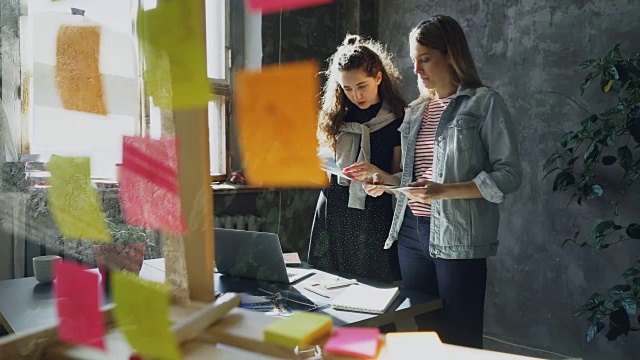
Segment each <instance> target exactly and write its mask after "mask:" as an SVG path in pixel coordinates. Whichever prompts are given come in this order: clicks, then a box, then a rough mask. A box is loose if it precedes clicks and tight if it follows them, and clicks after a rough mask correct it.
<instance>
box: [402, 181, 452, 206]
mask: <svg viewBox="0 0 640 360" xmlns="http://www.w3.org/2000/svg"><path fill="white" fill-rule="evenodd" d="M407 186H408V187H410V188H411V189H408V188H403V189H400V190H398V191H400V192H402V193H403V194H405V195H407V197H408V198H409V199H411V200H415V201H419V202H421V203H425V204H431V203H432V202H433V201H435V200H442V199H445V191H446V185H444V184H440V183H436V182H433V181H428V180H419V181H416V182H412V183H410V184H407Z"/></svg>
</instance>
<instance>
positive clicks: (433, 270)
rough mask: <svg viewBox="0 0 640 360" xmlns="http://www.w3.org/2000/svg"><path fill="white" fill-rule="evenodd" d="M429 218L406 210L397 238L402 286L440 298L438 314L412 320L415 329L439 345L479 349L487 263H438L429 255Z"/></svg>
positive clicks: (444, 260) (478, 260)
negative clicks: (431, 335) (433, 336)
mask: <svg viewBox="0 0 640 360" xmlns="http://www.w3.org/2000/svg"><path fill="white" fill-rule="evenodd" d="M429 226H430V218H429V217H424V216H415V215H413V212H411V209H409V208H407V210H406V211H405V215H404V220H403V222H402V227H401V228H400V232H399V234H398V257H399V259H400V272H401V273H402V281H403V283H404V286H405V287H406V288H409V289H413V290H418V291H422V292H425V293H427V294H431V295H435V296H439V297H440V298H442V301H443V306H442V310H441V311H440V312H439V313H427V314H424V315H420V316H417V317H416V323H417V325H418V329H419V330H421V331H425V330H432V331H436V332H437V333H438V335H439V336H440V338H441V339H442V341H443V342H445V343H449V344H454V345H460V346H467V347H474V348H482V331H483V322H484V294H485V289H486V286H487V259H486V258H483V259H438V258H432V257H431V256H430V255H429Z"/></svg>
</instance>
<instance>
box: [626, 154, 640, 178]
mask: <svg viewBox="0 0 640 360" xmlns="http://www.w3.org/2000/svg"><path fill="white" fill-rule="evenodd" d="M638 173H640V159H638V160H637V161H636V162H635V163H633V164H632V165H631V166H630V167H629V169H628V170H627V171H626V172H625V173H624V175H623V176H622V178H623V179H625V180H626V181H633V179H635V177H636V176H638Z"/></svg>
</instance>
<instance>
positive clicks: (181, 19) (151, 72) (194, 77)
mask: <svg viewBox="0 0 640 360" xmlns="http://www.w3.org/2000/svg"><path fill="white" fill-rule="evenodd" d="M137 34H138V38H139V40H140V43H141V44H142V49H143V53H144V62H145V70H144V73H143V77H144V82H145V86H146V89H147V90H148V92H149V94H150V95H151V96H152V97H153V102H154V104H155V105H157V106H159V107H160V108H163V109H173V110H180V109H196V108H204V107H206V106H207V104H208V101H209V79H208V78H207V59H206V51H205V24H204V1H202V0H163V1H158V5H157V7H156V8H154V9H150V10H146V11H144V10H143V9H142V8H141V9H140V10H139V12H138V28H137Z"/></svg>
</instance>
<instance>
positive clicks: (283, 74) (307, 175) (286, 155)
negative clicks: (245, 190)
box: [234, 61, 328, 187]
mask: <svg viewBox="0 0 640 360" xmlns="http://www.w3.org/2000/svg"><path fill="white" fill-rule="evenodd" d="M317 73H318V67H317V64H316V63H315V62H310V61H306V62H299V63H293V64H286V65H282V67H278V66H268V67H265V68H263V69H262V71H261V72H250V71H240V72H238V73H237V76H236V84H235V87H234V91H235V99H236V108H235V111H236V115H237V116H236V124H237V125H238V138H239V141H240V150H241V154H242V163H243V165H244V167H245V175H246V176H247V180H248V182H249V183H250V184H252V185H259V186H268V187H325V186H327V184H328V178H327V176H326V174H325V173H324V172H323V171H322V170H321V169H320V160H319V158H318V155H317V147H318V140H317V138H316V131H317V116H318V98H317V96H316V95H317V94H318V91H319V84H318V80H317V78H316V74H317Z"/></svg>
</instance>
